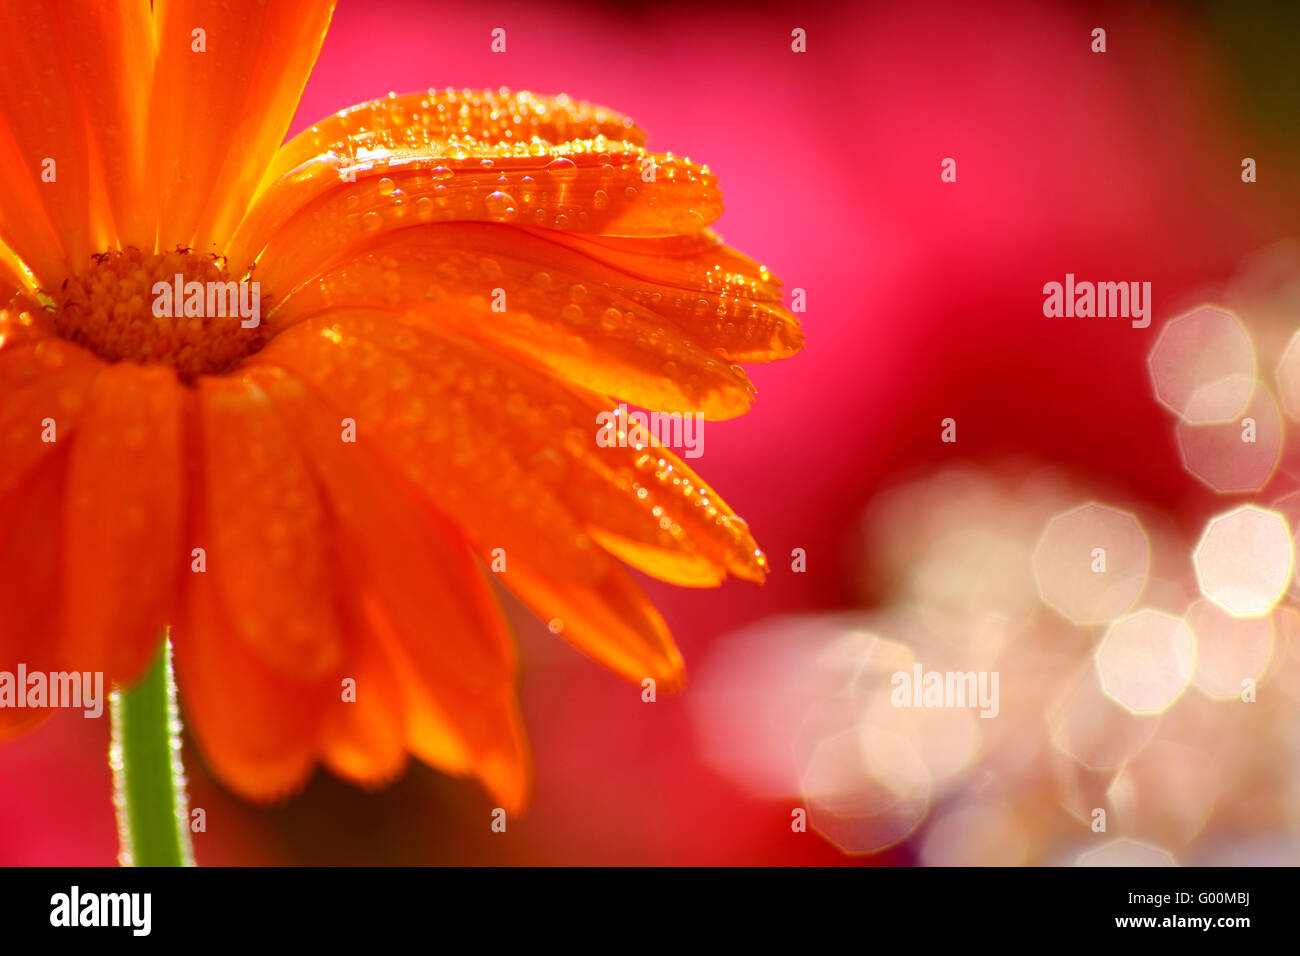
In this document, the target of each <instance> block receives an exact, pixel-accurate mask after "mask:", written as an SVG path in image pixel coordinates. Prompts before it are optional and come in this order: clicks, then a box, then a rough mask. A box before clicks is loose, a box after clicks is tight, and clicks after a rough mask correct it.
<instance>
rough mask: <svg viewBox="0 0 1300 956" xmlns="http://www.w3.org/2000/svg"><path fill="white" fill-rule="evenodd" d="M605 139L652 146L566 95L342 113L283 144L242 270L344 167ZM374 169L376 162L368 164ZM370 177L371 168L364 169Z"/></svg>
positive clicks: (461, 97) (248, 230)
mask: <svg viewBox="0 0 1300 956" xmlns="http://www.w3.org/2000/svg"><path fill="white" fill-rule="evenodd" d="M596 137H604V138H605V139H608V140H616V141H627V142H630V143H633V144H634V145H637V146H643V145H644V144H645V133H644V132H642V131H641V130H640V129H638V128H637V127H636V126H635V125H634V124H633V123H632V121H631V120H630V119H628V118H627V117H625V116H620V115H619V114H618V113H615V112H613V111H612V110H608V109H605V108H604V107H601V106H594V105H592V104H590V103H583V102H578V101H574V100H571V99H569V98H568V97H567V96H557V97H546V96H537V95H535V94H532V93H528V92H526V91H525V92H519V93H511V92H510V91H509V90H505V89H502V90H500V91H482V92H479V91H471V90H451V89H448V90H433V89H430V90H426V91H424V92H422V93H408V94H405V95H403V96H398V95H396V94H393V93H390V94H389V95H388V96H386V97H384V98H382V99H377V100H371V101H369V102H366V103H361V104H359V105H357V106H353V107H350V108H348V109H345V110H340V111H339V112H338V113H335V114H334V115H333V116H330V117H327V118H325V119H323V120H321V121H320V122H319V123H317V124H316V125H314V126H312V127H311V128H310V129H308V130H305V131H304V132H302V133H299V134H298V135H297V136H295V137H294V138H293V139H292V140H290V141H289V142H288V143H286V144H285V145H284V147H283V148H281V149H280V151H279V152H278V153H276V156H275V160H274V162H273V163H272V164H271V168H270V169H269V170H268V171H267V174H266V176H265V177H264V179H263V180H262V185H261V187H260V188H259V189H258V194H257V197H256V198H255V200H254V202H253V205H252V207H251V208H250V210H249V213H248V217H247V218H246V219H245V220H244V222H243V223H242V224H241V225H240V227H239V230H238V232H237V233H236V235H235V237H234V239H233V240H232V242H231V251H230V258H231V260H232V261H234V262H237V263H240V264H241V269H242V267H243V266H246V265H247V264H248V263H249V262H251V261H252V260H253V258H254V257H256V255H257V254H258V252H260V251H261V249H262V248H263V247H264V246H265V245H266V243H267V241H268V240H269V239H270V237H271V235H272V234H273V233H274V232H276V230H278V229H279V228H280V227H281V226H283V225H284V223H285V222H287V221H288V220H289V218H290V217H291V216H292V215H293V214H295V213H297V212H298V211H299V210H301V209H302V208H303V207H304V206H305V205H307V204H308V203H309V202H311V201H312V200H314V199H317V198H319V197H320V196H321V195H323V194H324V193H327V192H329V191H331V190H333V189H335V188H337V187H338V186H339V185H340V182H341V180H340V168H341V167H342V168H344V169H347V168H353V169H357V170H358V171H359V170H360V165H361V164H367V163H370V164H374V163H376V162H377V161H378V166H377V168H379V169H382V168H383V166H384V162H383V160H385V159H388V160H391V158H393V157H399V158H400V157H411V156H417V155H425V156H428V155H441V154H442V153H444V152H446V151H447V150H448V148H449V146H450V144H451V143H452V142H453V141H455V142H458V143H459V142H461V141H469V142H473V143H487V144H495V143H532V142H533V140H534V139H537V140H540V141H542V142H544V143H562V142H567V141H569V140H586V139H595V138H596ZM368 168H372V167H368ZM363 175H364V173H363Z"/></svg>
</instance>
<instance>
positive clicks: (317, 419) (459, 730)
mask: <svg viewBox="0 0 1300 956" xmlns="http://www.w3.org/2000/svg"><path fill="white" fill-rule="evenodd" d="M247 377H248V378H249V380H250V381H253V382H256V383H257V384H258V387H260V388H262V389H264V390H265V391H266V393H267V395H268V396H269V397H270V398H271V401H272V402H273V403H274V404H275V406H276V408H277V409H278V410H279V411H280V413H281V414H282V415H283V416H284V418H285V421H286V422H287V423H289V424H290V426H291V428H292V431H293V433H294V435H295V436H297V440H298V441H300V442H302V443H303V446H304V449H309V452H308V454H309V455H310V458H311V460H312V461H313V463H314V466H315V468H316V472H317V476H318V479H319V480H320V482H321V484H322V486H323V488H324V489H325V490H326V494H327V495H328V497H329V501H330V506H331V510H332V512H333V513H334V515H335V516H336V518H337V520H338V523H339V532H340V534H341V535H342V536H343V539H344V540H345V541H347V542H348V547H347V548H346V549H345V554H346V555H347V559H348V564H347V580H348V581H350V582H352V587H351V588H349V591H348V593H349V595H350V600H351V602H352V603H353V605H354V606H355V607H356V608H357V609H358V610H359V612H360V614H361V615H363V616H364V619H365V621H366V623H367V624H368V628H367V630H366V631H365V632H363V635H362V637H361V639H362V640H365V641H376V642H378V643H380V644H382V647H383V653H384V655H385V656H386V657H387V658H388V659H390V660H391V661H392V662H393V665H392V666H393V669H394V671H395V673H396V674H397V676H398V680H399V683H400V684H401V687H402V696H403V699H404V702H405V716H406V724H407V727H408V734H409V738H408V743H409V745H410V747H411V749H412V750H413V751H414V752H415V753H416V754H417V755H418V756H420V757H421V759H424V760H426V761H429V762H431V763H435V764H436V765H438V766H440V767H442V768H443V769H444V770H447V771H449V772H452V773H465V772H473V773H475V774H476V775H478V776H479V777H480V779H482V780H483V782H484V783H485V784H486V785H487V786H488V787H489V788H490V789H491V790H492V791H493V792H494V793H495V794H497V796H498V797H500V798H501V799H503V800H506V801H508V802H510V804H511V805H512V806H517V805H518V804H519V803H520V802H522V800H523V793H524V787H525V781H526V778H527V771H526V763H527V758H526V751H525V749H524V747H523V742H522V735H521V732H520V729H519V723H518V719H517V714H516V713H515V710H516V708H515V704H514V688H513V681H514V671H515V654H514V646H513V643H512V642H511V640H510V637H509V635H508V634H507V632H506V629H505V623H504V620H503V618H502V616H501V612H500V609H499V608H498V606H497V604H496V601H495V599H494V598H493V596H492V594H491V591H490V589H489V588H488V586H487V583H486V581H485V580H484V578H483V573H482V571H481V569H480V568H479V567H477V566H476V564H475V562H474V560H473V558H472V556H471V554H470V552H469V550H468V547H467V546H466V543H465V541H464V538H463V536H462V535H461V534H460V533H459V532H457V531H456V530H455V529H454V528H453V526H452V525H450V524H449V523H448V522H447V520H446V519H445V518H443V517H441V516H440V515H439V514H437V513H436V512H434V511H433V510H431V509H428V508H426V507H422V506H420V505H419V504H418V503H417V502H416V501H415V500H414V499H413V498H412V497H411V493H410V491H409V490H407V489H406V488H405V486H404V483H403V482H402V481H401V479H399V478H396V476H394V475H391V474H389V473H387V472H385V470H384V469H383V468H382V466H381V465H380V464H379V463H378V462H376V461H373V460H372V453H371V452H370V451H369V450H368V443H367V444H356V445H353V444H351V443H344V442H342V441H340V432H339V429H338V426H337V425H336V422H338V421H339V418H338V416H337V413H336V412H335V411H334V409H332V408H331V407H330V406H329V405H327V404H325V403H324V402H322V401H321V400H320V399H319V398H317V397H316V396H315V395H314V394H313V393H312V392H311V391H309V390H308V389H307V388H306V387H304V385H303V384H302V383H300V382H297V381H294V380H293V379H291V378H290V377H289V376H288V375H286V374H285V373H284V372H282V371H280V370H278V369H273V368H265V367H262V368H255V369H252V370H250V371H249V372H248V375H247ZM361 689H362V686H361V683H360V681H358V692H359V693H360V692H361ZM368 692H370V693H374V692H375V689H374V688H370V689H369V691H368Z"/></svg>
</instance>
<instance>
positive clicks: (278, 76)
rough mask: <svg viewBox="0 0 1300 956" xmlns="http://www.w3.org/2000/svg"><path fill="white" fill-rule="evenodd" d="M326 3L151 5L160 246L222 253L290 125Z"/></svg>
mask: <svg viewBox="0 0 1300 956" xmlns="http://www.w3.org/2000/svg"><path fill="white" fill-rule="evenodd" d="M333 9H334V4H333V3H327V2H322V0H276V2H274V3H265V2H262V3H258V2H251V0H246V2H236V3H231V2H229V0H157V2H156V3H155V4H154V31H155V37H156V42H157V49H158V59H157V64H156V67H155V70H154V82H153V111H152V116H151V118H150V143H149V157H150V160H151V164H150V175H149V181H150V182H152V183H154V184H155V188H156V189H158V190H159V191H160V194H161V195H160V202H161V208H160V211H159V222H158V243H159V246H160V247H162V248H171V247H173V246H176V245H182V246H191V245H193V246H194V247H195V248H196V249H198V250H199V251H200V252H221V251H223V250H224V248H225V244H226V241H227V239H228V238H229V236H230V234H231V233H232V232H233V231H234V228H235V226H236V225H237V224H238V222H239V220H240V219H242V218H243V216H244V213H245V211H246V209H247V207H248V203H249V201H250V200H251V199H252V196H253V193H254V191H255V190H256V188H257V184H258V182H259V180H260V179H261V178H262V175H263V173H265V171H266V168H267V166H268V165H269V164H270V162H271V158H272V156H273V155H274V154H275V151H276V149H277V148H278V147H279V145H280V142H281V141H282V140H283V139H284V134H285V132H286V131H287V130H288V128H289V121H290V119H291V118H292V117H293V113H294V110H295V109H296V108H297V105H298V98H299V97H300V96H301V95H302V89H303V86H304V85H305V84H306V82H307V75H308V74H309V73H310V72H311V68H312V65H313V64H314V63H315V62H316V56H317V54H318V53H319V52H320V45H321V41H322V40H323V39H324V37H325V31H326V29H327V28H328V26H329V21H330V16H331V15H332V13H333ZM199 30H202V31H204V32H203V33H202V34H201V35H199V34H196V32H195V31H199ZM200 41H201V42H202V43H203V46H204V52H196V50H195V47H196V46H197V45H198V44H199V43H200Z"/></svg>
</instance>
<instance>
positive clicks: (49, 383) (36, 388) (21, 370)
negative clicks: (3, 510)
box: [0, 309, 104, 498]
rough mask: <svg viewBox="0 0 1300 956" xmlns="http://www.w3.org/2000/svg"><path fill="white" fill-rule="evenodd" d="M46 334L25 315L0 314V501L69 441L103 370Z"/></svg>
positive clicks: (91, 358)
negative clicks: (43, 460)
mask: <svg viewBox="0 0 1300 956" xmlns="http://www.w3.org/2000/svg"><path fill="white" fill-rule="evenodd" d="M46 334H47V333H45V332H44V331H43V329H42V325H41V319H40V317H38V316H36V317H34V316H33V315H32V313H31V312H30V311H21V312H20V311H16V310H15V311H10V310H8V309H6V310H4V311H0V395H3V396H4V400H3V401H2V402H0V498H4V497H8V496H11V495H13V494H14V488H15V487H16V486H17V484H18V482H19V481H21V480H22V478H23V477H24V476H25V475H26V474H27V472H29V471H30V470H31V469H32V468H33V467H34V466H35V465H36V463H37V462H38V461H40V460H41V459H42V458H44V457H46V456H47V455H48V454H50V453H52V452H53V451H54V450H55V449H56V448H57V447H58V443H60V442H66V441H67V440H68V439H69V438H71V436H72V434H73V430H74V428H75V427H76V423H77V417H78V413H79V412H80V411H81V409H82V406H83V404H84V402H85V398H86V392H87V390H88V389H89V387H90V383H91V381H92V380H93V379H94V378H95V376H96V375H98V374H99V372H100V370H101V369H103V368H104V363H103V362H101V361H100V360H99V359H97V358H95V357H94V356H93V355H91V354H90V353H89V352H87V351H86V350H85V349H83V348H81V347H79V346H76V345H72V344H71V343H68V342H64V341H62V340H60V339H52V338H46V337H45V336H46ZM51 426H52V427H51ZM46 438H52V439H53V441H46V440H45V439H46Z"/></svg>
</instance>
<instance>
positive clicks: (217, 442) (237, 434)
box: [185, 377, 345, 681]
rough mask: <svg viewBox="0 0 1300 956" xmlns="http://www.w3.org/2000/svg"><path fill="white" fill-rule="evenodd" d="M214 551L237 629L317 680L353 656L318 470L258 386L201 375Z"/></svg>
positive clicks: (259, 651)
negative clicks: (342, 620) (342, 617)
mask: <svg viewBox="0 0 1300 956" xmlns="http://www.w3.org/2000/svg"><path fill="white" fill-rule="evenodd" d="M198 409H199V411H198V416H199V428H200V432H201V434H202V439H201V441H202V456H203V483H204V488H203V507H204V508H205V510H206V513H205V519H206V520H205V526H206V528H207V534H206V536H205V537H204V538H203V539H202V540H195V541H193V542H186V548H185V550H186V553H187V554H188V553H189V550H190V548H192V547H202V548H204V549H205V551H206V558H207V574H208V575H210V576H211V578H212V581H213V583H214V585H215V587H216V588H217V591H218V593H219V594H220V596H221V602H222V606H223V607H224V608H225V614H226V618H227V620H228V622H229V624H230V627H231V631H230V634H231V636H232V637H234V638H237V639H238V640H241V641H243V642H244V643H245V644H246V645H247V646H248V647H249V648H250V650H252V651H253V653H254V654H256V655H257V657H258V658H259V659H260V660H262V661H263V662H264V664H265V665H266V666H267V667H269V668H272V669H274V670H277V671H279V672H281V673H283V674H286V675H295V674H296V675H298V676H299V678H300V679H302V680H308V681H314V680H317V679H319V678H320V677H321V676H322V675H325V674H332V673H334V672H335V671H336V670H337V669H338V668H339V667H340V666H341V664H342V662H343V659H344V652H345V647H344V639H343V634H342V631H341V628H340V614H341V606H340V602H339V598H338V586H339V584H340V583H341V581H342V576H341V575H342V571H341V569H340V568H339V567H337V564H338V557H337V556H336V554H335V549H334V548H333V547H332V528H331V527H330V524H329V519H328V515H327V512H326V510H325V507H324V505H323V502H322V501H321V498H320V495H319V492H318V490H317V487H316V482H315V478H314V477H313V475H312V472H311V470H310V469H309V467H308V465H307V463H306V462H305V461H304V460H303V457H302V455H301V454H300V453H299V451H298V449H297V446H296V445H295V443H294V441H293V439H292V436H291V435H290V434H289V432H288V431H287V430H286V429H285V427H284V425H283V424H282V423H281V421H280V419H279V417H278V416H277V415H276V414H275V411H274V409H273V408H272V407H271V403H270V401H269V400H268V399H267V397H266V395H265V394H264V393H263V392H262V391H261V389H259V388H257V386H256V385H254V384H252V383H250V382H246V381H242V380H240V379H237V378H206V377H205V378H200V379H199V387H198Z"/></svg>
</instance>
